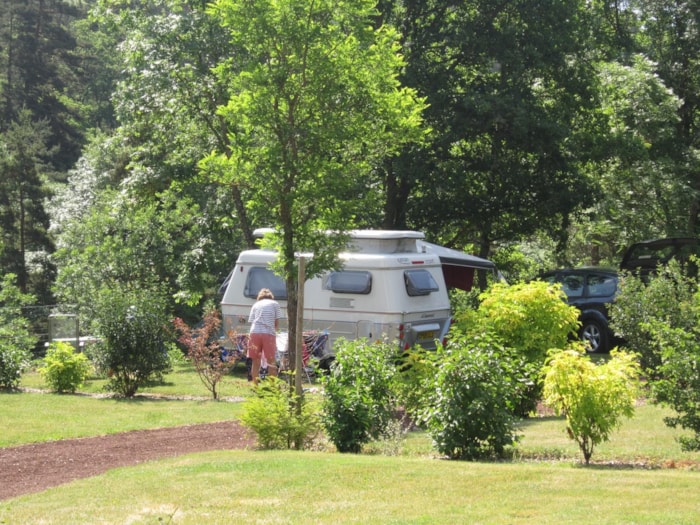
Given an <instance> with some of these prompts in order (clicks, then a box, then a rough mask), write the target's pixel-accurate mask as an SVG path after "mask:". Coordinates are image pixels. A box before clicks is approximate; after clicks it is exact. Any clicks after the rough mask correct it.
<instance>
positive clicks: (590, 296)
mask: <svg viewBox="0 0 700 525" xmlns="http://www.w3.org/2000/svg"><path fill="white" fill-rule="evenodd" d="M540 279H541V280H543V281H546V282H549V283H560V284H561V285H562V289H563V290H564V293H566V296H567V298H568V303H569V304H570V305H572V306H575V307H576V308H578V309H579V310H580V312H581V314H580V316H579V320H580V321H581V328H580V329H579V336H580V337H581V339H583V340H584V341H585V342H586V348H587V350H588V351H589V352H607V351H608V350H610V347H611V343H612V341H613V339H614V334H613V333H612V331H611V330H610V328H609V327H608V305H609V304H610V303H611V302H612V301H613V300H614V299H615V296H616V295H617V284H618V273H617V271H616V270H612V269H606V268H596V267H590V268H563V269H560V270H552V271H550V272H546V273H544V274H542V275H541V276H540Z"/></svg>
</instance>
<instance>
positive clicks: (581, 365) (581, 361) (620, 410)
mask: <svg viewBox="0 0 700 525" xmlns="http://www.w3.org/2000/svg"><path fill="white" fill-rule="evenodd" d="M610 356H611V358H610V360H609V361H607V362H606V363H604V364H600V365H596V364H595V363H593V362H592V361H591V359H590V357H588V356H586V355H585V351H584V350H582V349H569V350H563V351H559V352H554V353H553V354H552V355H551V357H550V358H549V359H548V360H547V364H546V366H545V367H544V370H543V372H544V388H543V395H544V397H543V399H544V401H545V403H547V404H548V405H549V406H551V407H553V408H554V409H555V410H556V411H557V413H558V414H561V415H564V416H565V417H566V430H567V432H568V434H569V437H570V438H571V439H573V440H575V441H576V443H577V444H578V446H579V448H580V449H581V453H582V454H583V458H584V460H585V462H586V465H588V464H589V463H590V460H591V456H592V455H593V449H594V448H595V446H596V445H599V444H600V443H603V442H605V441H608V439H609V438H610V434H611V433H612V431H613V430H615V429H617V428H618V427H619V426H620V418H621V417H622V416H625V417H632V415H633V414H634V406H635V403H636V401H637V391H638V381H639V376H640V373H641V370H640V368H639V364H638V363H637V361H636V357H635V355H634V354H631V353H626V352H620V351H617V350H613V351H611V352H610Z"/></svg>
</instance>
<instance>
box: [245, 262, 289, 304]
mask: <svg viewBox="0 0 700 525" xmlns="http://www.w3.org/2000/svg"><path fill="white" fill-rule="evenodd" d="M262 288H269V289H270V291H271V292H272V295H274V296H275V299H281V300H283V299H287V287H286V286H285V285H284V280H283V279H282V278H281V277H280V276H279V275H276V274H275V273H273V272H272V270H269V269H268V268H265V267H263V266H253V267H252V268H250V270H248V277H247V278H246V280H245V290H244V291H243V294H244V295H245V296H246V297H251V298H253V299H255V298H256V297H257V296H258V292H259V291H260V290H261V289H262Z"/></svg>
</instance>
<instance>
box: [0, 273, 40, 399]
mask: <svg viewBox="0 0 700 525" xmlns="http://www.w3.org/2000/svg"><path fill="white" fill-rule="evenodd" d="M16 279H17V277H16V276H15V275H13V274H5V275H3V277H2V280H0V388H14V387H16V386H17V384H18V383H19V379H20V377H21V376H22V372H24V370H25V369H26V368H27V367H29V364H30V362H31V357H32V354H31V350H32V347H33V346H34V345H35V344H36V342H37V337H36V336H34V335H32V334H31V333H30V330H29V321H28V320H27V319H25V318H24V317H23V316H22V306H24V305H27V304H30V303H31V302H33V301H34V297H32V296H31V295H28V294H24V293H22V291H21V290H20V289H19V287H18V286H17V283H16Z"/></svg>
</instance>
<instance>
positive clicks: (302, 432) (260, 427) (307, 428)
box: [241, 377, 320, 450]
mask: <svg viewBox="0 0 700 525" xmlns="http://www.w3.org/2000/svg"><path fill="white" fill-rule="evenodd" d="M254 392H255V395H254V396H253V397H252V398H250V399H248V400H247V401H246V402H245V404H244V405H243V412H242V414H241V422H242V423H243V424H244V425H245V426H247V427H248V428H250V429H251V430H253V432H255V434H256V435H257V439H258V444H259V445H260V447H261V448H264V449H288V448H294V449H297V450H301V449H303V448H305V447H306V445H308V444H310V443H311V442H312V441H313V439H314V438H315V437H316V435H317V434H318V432H319V429H320V422H319V414H318V408H317V407H316V406H315V405H314V404H312V403H310V402H309V401H308V399H307V398H306V396H297V395H296V393H295V392H294V389H293V388H291V387H290V386H289V385H287V384H286V382H285V381H283V380H281V379H279V378H277V377H267V378H266V379H265V380H264V381H262V382H261V383H260V384H259V385H258V386H257V387H256V388H255V391H254Z"/></svg>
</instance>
